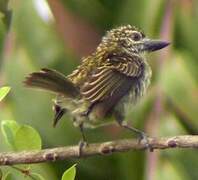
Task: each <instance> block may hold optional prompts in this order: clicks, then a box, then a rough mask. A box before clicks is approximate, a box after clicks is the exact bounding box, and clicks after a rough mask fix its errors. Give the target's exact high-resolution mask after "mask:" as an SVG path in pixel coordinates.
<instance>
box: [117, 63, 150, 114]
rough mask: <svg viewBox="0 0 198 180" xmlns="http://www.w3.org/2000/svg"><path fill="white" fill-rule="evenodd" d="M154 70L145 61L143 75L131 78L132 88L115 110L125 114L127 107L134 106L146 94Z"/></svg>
mask: <svg viewBox="0 0 198 180" xmlns="http://www.w3.org/2000/svg"><path fill="white" fill-rule="evenodd" d="M151 76H152V71H151V68H150V66H149V65H148V64H147V63H145V64H144V70H143V72H142V75H141V76H140V77H139V78H137V79H136V80H135V81H134V80H131V83H132V85H131V88H130V90H129V92H128V93H127V94H126V95H125V96H124V97H123V98H122V99H121V100H120V101H119V103H118V104H117V105H116V107H115V110H117V111H119V112H121V113H122V114H125V113H126V111H127V109H129V108H131V107H132V106H134V105H135V104H136V103H137V102H138V100H139V99H140V98H141V97H142V96H143V95H144V94H145V92H146V90H147V88H148V86H149V84H150V80H151Z"/></svg>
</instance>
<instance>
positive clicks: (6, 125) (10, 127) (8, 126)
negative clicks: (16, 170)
mask: <svg viewBox="0 0 198 180" xmlns="http://www.w3.org/2000/svg"><path fill="white" fill-rule="evenodd" d="M19 128H20V125H19V124H18V123H17V122H16V121H12V120H4V121H2V122H1V131H2V133H3V136H4V138H5V140H6V142H7V144H8V145H10V146H11V147H12V148H13V149H14V150H15V149H16V148H15V141H14V138H15V134H16V132H17V130H18V129H19Z"/></svg>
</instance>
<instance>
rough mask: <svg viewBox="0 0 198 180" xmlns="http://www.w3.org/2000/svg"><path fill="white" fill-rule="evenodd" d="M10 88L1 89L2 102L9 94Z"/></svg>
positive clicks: (0, 98) (0, 97)
mask: <svg viewBox="0 0 198 180" xmlns="http://www.w3.org/2000/svg"><path fill="white" fill-rule="evenodd" d="M9 91H10V87H2V88H0V101H1V100H2V99H3V98H4V97H5V96H6V95H7V94H8V93H9Z"/></svg>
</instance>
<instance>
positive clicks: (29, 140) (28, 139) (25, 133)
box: [14, 125, 41, 151]
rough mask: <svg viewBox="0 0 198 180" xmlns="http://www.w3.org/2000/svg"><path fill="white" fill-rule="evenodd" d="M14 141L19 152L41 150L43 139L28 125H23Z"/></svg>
mask: <svg viewBox="0 0 198 180" xmlns="http://www.w3.org/2000/svg"><path fill="white" fill-rule="evenodd" d="M14 141H15V145H16V149H17V150H18V151H20V150H39V149H41V138H40V135H39V133H38V132H37V131H36V130H35V129H33V128H32V127H30V126H27V125H23V126H21V127H20V128H19V129H18V131H17V132H16V135H15V138H14Z"/></svg>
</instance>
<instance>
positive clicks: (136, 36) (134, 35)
mask: <svg viewBox="0 0 198 180" xmlns="http://www.w3.org/2000/svg"><path fill="white" fill-rule="evenodd" d="M141 38H142V36H141V34H140V33H138V32H133V34H132V39H133V40H134V41H139V40H140V39H141Z"/></svg>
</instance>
